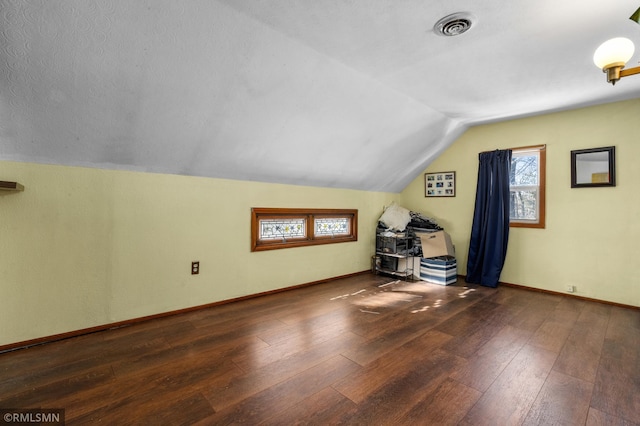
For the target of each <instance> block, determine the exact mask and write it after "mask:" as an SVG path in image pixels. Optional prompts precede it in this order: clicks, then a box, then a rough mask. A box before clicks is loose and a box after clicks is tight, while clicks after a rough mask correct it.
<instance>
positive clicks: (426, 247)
mask: <svg viewBox="0 0 640 426" xmlns="http://www.w3.org/2000/svg"><path fill="white" fill-rule="evenodd" d="M416 236H418V237H420V242H421V244H422V257H424V258H429V257H438V256H455V254H456V252H455V249H454V247H453V243H452V242H451V237H450V236H449V234H447V233H446V232H444V231H437V232H416Z"/></svg>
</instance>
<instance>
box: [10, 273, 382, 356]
mask: <svg viewBox="0 0 640 426" xmlns="http://www.w3.org/2000/svg"><path fill="white" fill-rule="evenodd" d="M370 273H371V271H370V270H366V271H361V272H354V273H352V274H346V275H340V276H338V277H332V278H325V279H323V280H318V281H312V282H308V283H304V284H298V285H295V286H291V287H284V288H279V289H276V290H269V291H264V292H262V293H256V294H250V295H247V296H241V297H236V298H233V299H227V300H221V301H218V302H213V303H207V304H205V305H198V306H192V307H190V308H184V309H178V310H175V311H169V312H161V313H158V314H154V315H147V316H144V317H139V318H132V319H128V320H124V321H118V322H114V323H109V324H103V325H98V326H95V327H89V328H83V329H80V330H73V331H69V332H66V333H60V334H54V335H52V336H45V337H39V338H37V339H31V340H25V341H22V342H16V343H9V344H7V345H1V346H0V354H1V353H3V352H10V351H15V350H18V349H26V348H30V347H33V346H38V345H44V344H46V343H52V342H57V341H59V340H64V339H70V338H72V337H77V336H82V335H85V334H91V333H97V332H99V331H105V330H111V329H114V328H121V327H126V326H129V325H132V324H137V323H140V322H145V321H151V320H154V319H157V318H163V317H168V316H172V315H179V314H184V313H187V312H193V311H198V310H201V309H207V308H212V307H214V306H219V305H225V304H227V303H234V302H240V301H242V300H247V299H253V298H256V297H261V296H267V295H269V294H275V293H282V292H284V291H290V290H295V289H297V288H303V287H309V286H312V285H317V284H323V283H327V282H330V281H335V280H340V279H344V278H350V277H355V276H358V275H364V274H370Z"/></svg>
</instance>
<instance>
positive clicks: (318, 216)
mask: <svg viewBox="0 0 640 426" xmlns="http://www.w3.org/2000/svg"><path fill="white" fill-rule="evenodd" d="M357 228H358V210H354V209H278V208H257V207H256V208H252V209H251V251H261V250H273V249H279V248H287V247H300V246H309V245H316V244H327V243H342V242H347V241H357V240H358V236H357Z"/></svg>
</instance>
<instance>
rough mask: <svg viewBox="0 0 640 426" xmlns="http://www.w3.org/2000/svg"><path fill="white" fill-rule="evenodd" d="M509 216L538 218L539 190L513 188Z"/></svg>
mask: <svg viewBox="0 0 640 426" xmlns="http://www.w3.org/2000/svg"><path fill="white" fill-rule="evenodd" d="M510 196H511V204H510V213H509V218H510V219H511V220H538V190H537V189H526V190H514V189H511V192H510Z"/></svg>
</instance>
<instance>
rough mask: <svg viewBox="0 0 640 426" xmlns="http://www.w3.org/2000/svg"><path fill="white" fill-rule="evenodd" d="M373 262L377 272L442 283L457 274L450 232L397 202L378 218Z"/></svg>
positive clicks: (455, 276)
mask: <svg viewBox="0 0 640 426" xmlns="http://www.w3.org/2000/svg"><path fill="white" fill-rule="evenodd" d="M374 262H375V263H374V269H375V271H376V272H380V273H386V274H391V275H395V276H402V277H406V278H409V277H412V278H415V279H420V280H424V281H427V282H432V283H436V284H441V285H449V284H453V283H455V282H456V279H457V276H458V275H457V264H456V258H455V251H454V247H453V244H452V243H451V237H450V236H449V234H447V233H446V232H445V231H444V229H443V228H442V227H441V226H440V225H438V223H437V222H436V221H435V220H434V219H432V218H429V217H427V216H425V215H423V214H421V213H419V212H413V211H410V210H408V209H406V208H404V207H402V206H399V205H397V204H396V203H392V204H391V205H390V206H388V207H387V208H385V210H384V212H383V213H382V216H380V219H379V220H378V228H377V230H376V255H375V257H374Z"/></svg>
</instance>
